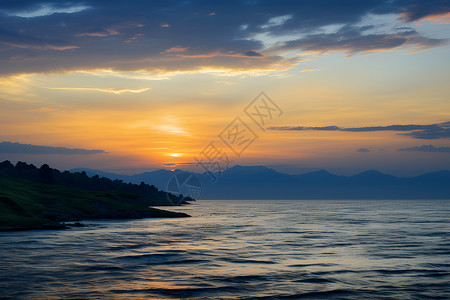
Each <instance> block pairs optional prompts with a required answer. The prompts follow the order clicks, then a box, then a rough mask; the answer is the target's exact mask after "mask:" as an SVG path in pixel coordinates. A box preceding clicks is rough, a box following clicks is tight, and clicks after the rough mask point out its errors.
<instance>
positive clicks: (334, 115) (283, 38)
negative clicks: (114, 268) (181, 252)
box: [0, 0, 450, 176]
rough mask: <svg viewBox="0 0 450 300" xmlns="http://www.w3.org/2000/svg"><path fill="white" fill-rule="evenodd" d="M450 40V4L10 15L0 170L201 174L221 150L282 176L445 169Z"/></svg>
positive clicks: (203, 5) (75, 8)
mask: <svg viewBox="0 0 450 300" xmlns="http://www.w3.org/2000/svg"><path fill="white" fill-rule="evenodd" d="M449 39H450V2H449V1H446V0H442V1H439V0H423V1H412V0H411V1H409V0H377V1H373V0H364V1H359V0H354V1H346V0H343V1H335V0H328V1H327V0H314V1H312V0H311V1H257V0H249V1H133V0H131V1H76V0H75V1H70V2H64V1H54V2H51V1H50V2H49V1H46V2H42V1H2V2H1V4H0V160H2V161H3V160H6V159H8V160H11V161H13V162H16V161H18V160H22V161H26V162H29V163H34V164H36V165H41V164H43V163H48V164H50V165H51V166H52V167H56V168H59V169H70V168H75V167H87V168H93V169H101V170H105V171H112V172H117V173H127V174H133V173H139V172H143V171H150V170H155V169H161V168H165V169H175V168H179V169H189V170H192V171H197V172H202V171H203V170H202V168H200V167H199V166H196V159H195V158H198V157H200V156H201V153H202V151H203V150H204V149H205V147H207V146H208V145H209V143H210V142H214V143H215V145H216V146H217V147H218V148H220V149H221V150H222V151H223V153H226V154H227V155H228V157H229V158H230V159H231V160H232V161H233V162H232V164H240V165H265V166H268V167H271V168H274V169H276V170H278V171H281V172H287V173H304V172H308V171H314V170H318V169H326V170H328V171H330V172H334V173H337V174H345V175H350V174H355V173H358V172H360V171H364V170H368V169H377V170H379V171H382V172H386V173H390V174H393V175H399V176H414V175H418V174H421V173H424V172H428V171H437V170H442V169H450V142H449V141H450V123H449V121H450V48H449ZM260 92H264V93H265V94H266V95H267V96H268V97H269V99H271V100H272V102H273V103H275V104H276V105H277V106H278V107H279V109H280V110H281V111H282V113H281V112H280V114H278V113H277V114H276V115H273V116H272V118H271V119H267V122H266V124H264V126H263V128H260V127H258V124H256V122H254V121H253V120H252V119H251V118H250V117H249V115H247V114H246V113H245V109H246V107H247V106H248V105H249V104H250V103H251V102H252V101H253V100H254V99H255V97H257V96H258V95H259V94H260ZM268 101H269V100H268ZM237 117H239V118H240V120H242V121H243V122H244V123H245V124H246V125H247V126H248V127H249V128H250V129H251V130H252V132H254V133H255V135H257V138H256V139H255V140H254V141H253V142H252V143H251V144H249V145H248V147H247V148H246V149H244V150H243V151H242V153H241V154H240V156H239V157H238V156H237V155H236V154H235V153H234V152H233V151H232V150H231V149H230V148H229V147H228V146H227V145H226V143H224V141H223V140H222V139H221V138H220V136H219V135H220V134H221V133H222V132H223V131H224V129H226V128H227V126H228V125H229V124H230V123H231V122H233V120H235V119H236V118H237ZM11 143H17V144H11ZM26 145H36V146H45V147H33V146H26ZM54 147H59V148H54ZM68 148H70V149H68ZM75 148H76V150H74V149H75ZM91 150H102V151H91Z"/></svg>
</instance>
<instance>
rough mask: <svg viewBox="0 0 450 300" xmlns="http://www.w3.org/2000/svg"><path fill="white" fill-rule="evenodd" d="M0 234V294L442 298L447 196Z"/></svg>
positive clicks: (270, 204) (449, 231) (259, 205)
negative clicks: (436, 198)
mask: <svg viewBox="0 0 450 300" xmlns="http://www.w3.org/2000/svg"><path fill="white" fill-rule="evenodd" d="M169 209H172V210H176V211H183V212H187V213H189V214H191V215H192V216H193V217H192V218H183V219H145V220H126V221H124V220H117V221H111V220H110V221H93V220H92V221H91V220H87V221H84V222H83V223H84V224H88V225H89V226H87V227H80V228H74V229H70V230H35V231H28V232H6V233H0V298H2V299H61V298H65V299H67V298H70V299H105V298H106V299H298V298H300V299H449V298H450V223H449V221H450V201H444V200H430V201H423V200H414V201H407V200H398V201H388V200H380V201H366V200H364V201H324V200H315V201H304V200H302V201H247V200H246V201H207V200H201V201H197V203H195V204H193V205H190V206H184V207H176V208H169Z"/></svg>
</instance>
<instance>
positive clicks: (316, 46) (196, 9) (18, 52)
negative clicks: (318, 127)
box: [0, 0, 450, 75]
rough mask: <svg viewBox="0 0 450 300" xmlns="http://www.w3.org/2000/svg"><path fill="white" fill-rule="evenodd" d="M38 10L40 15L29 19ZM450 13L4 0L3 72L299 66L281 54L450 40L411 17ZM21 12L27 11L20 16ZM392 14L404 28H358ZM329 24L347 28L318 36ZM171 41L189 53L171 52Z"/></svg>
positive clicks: (320, 0) (388, 1)
mask: <svg viewBox="0 0 450 300" xmlns="http://www.w3.org/2000/svg"><path fill="white" fill-rule="evenodd" d="M80 7H82V9H77V8H80ZM39 9H40V10H42V9H44V11H43V12H41V13H39V14H38V13H36V14H35V15H36V17H32V16H31V17H30V13H31V15H33V12H36V11H38V10H39ZM449 11H450V9H449V5H448V1H447V0H442V1H436V0H422V1H412V0H364V1H361V0H341V1H335V0H315V1H268V0H255V1H239V0H230V1H176V0H165V1H162V0H156V1H138V0H130V1H106V0H97V1H88V0H85V1H67V2H66V1H20V0H18V1H8V0H6V1H2V2H1V4H0V18H1V21H0V61H1V64H2V68H1V69H0V75H9V74H17V73H34V72H37V73H46V72H55V71H73V70H89V69H111V70H119V71H136V70H147V71H184V70H187V71H191V70H200V69H205V68H223V69H236V70H247V69H277V68H278V69H283V68H284V69H285V68H289V67H291V66H293V65H295V64H297V63H298V62H299V60H298V59H294V58H285V57H283V56H282V55H281V54H280V53H282V52H283V51H285V50H288V49H292V50H297V51H315V52H320V53H326V52H330V51H343V52H349V53H357V52H367V51H381V50H391V49H395V48H397V47H400V46H404V45H409V46H413V47H418V48H420V49H426V48H430V47H437V46H441V45H443V44H445V43H446V41H444V40H440V39H434V38H431V37H427V36H422V35H420V34H419V33H417V32H415V31H414V30H412V29H411V28H409V27H408V22H412V21H416V20H421V19H424V18H428V17H433V16H436V15H439V14H444V13H446V12H449ZM24 12H28V16H29V17H20V16H23V15H24ZM392 13H394V14H397V15H398V16H400V17H402V18H403V20H404V21H405V26H404V27H405V28H403V29H397V30H395V31H392V30H391V31H389V32H381V33H379V34H367V33H366V30H367V29H370V28H368V27H367V26H360V25H358V23H359V22H360V21H361V20H362V19H363V18H364V17H365V16H367V15H368V14H375V15H383V14H392ZM328 25H342V27H341V29H340V30H339V31H337V32H331V33H327V34H317V33H316V34H314V33H313V32H316V31H317V29H319V28H322V27H323V26H328ZM261 33H264V34H266V35H268V36H272V37H276V36H279V35H293V36H296V35H299V34H302V38H298V39H293V40H292V41H289V42H287V43H285V44H280V45H278V46H276V47H273V48H272V49H270V50H268V49H264V45H263V43H262V41H261V40H258V39H256V38H255V36H256V35H258V34H261ZM174 47H179V48H180V49H185V51H183V52H182V53H173V52H167V50H168V49H173V48H174ZM250 49H253V50H252V51H249V50H250ZM55 50H65V51H55ZM21 57H23V58H24V59H23V60H21V59H20V58H21ZM30 57H32V58H33V59H26V58H30ZM12 58H15V59H12Z"/></svg>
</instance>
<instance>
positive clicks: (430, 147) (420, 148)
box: [397, 145, 450, 152]
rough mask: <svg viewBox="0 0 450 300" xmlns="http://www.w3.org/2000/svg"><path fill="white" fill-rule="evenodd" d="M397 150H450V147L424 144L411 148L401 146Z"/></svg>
mask: <svg viewBox="0 0 450 300" xmlns="http://www.w3.org/2000/svg"><path fill="white" fill-rule="evenodd" d="M397 151H408V152H450V147H435V146H433V145H422V146H417V147H410V148H401V149H398V150H397Z"/></svg>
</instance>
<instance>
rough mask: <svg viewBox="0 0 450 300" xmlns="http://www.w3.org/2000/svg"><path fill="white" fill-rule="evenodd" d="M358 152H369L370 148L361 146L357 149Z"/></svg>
mask: <svg viewBox="0 0 450 300" xmlns="http://www.w3.org/2000/svg"><path fill="white" fill-rule="evenodd" d="M356 152H362V153H367V152H370V150H369V149H367V148H359V149H358V150H356Z"/></svg>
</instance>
